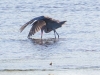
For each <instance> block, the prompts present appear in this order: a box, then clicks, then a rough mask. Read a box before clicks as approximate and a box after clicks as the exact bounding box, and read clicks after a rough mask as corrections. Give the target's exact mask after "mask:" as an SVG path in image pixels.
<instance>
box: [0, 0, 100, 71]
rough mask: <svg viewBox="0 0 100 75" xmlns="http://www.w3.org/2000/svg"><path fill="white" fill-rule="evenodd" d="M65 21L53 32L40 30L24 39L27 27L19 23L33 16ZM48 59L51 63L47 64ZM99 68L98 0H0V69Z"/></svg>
mask: <svg viewBox="0 0 100 75" xmlns="http://www.w3.org/2000/svg"><path fill="white" fill-rule="evenodd" d="M41 15H45V16H49V17H52V18H54V19H57V20H60V21H63V20H65V21H67V22H66V24H65V25H63V26H62V27H61V28H59V29H57V32H58V33H59V35H60V39H59V40H56V41H55V40H54V33H53V32H50V33H44V35H43V44H42V45H41V44H40V37H41V36H40V34H41V33H40V32H38V33H36V34H35V35H34V36H32V38H34V39H28V38H27V35H28V32H29V30H30V28H31V25H30V26H28V27H27V28H26V29H25V30H24V31H23V32H22V33H20V32H19V29H20V27H21V26H22V25H23V24H25V23H26V22H27V21H29V20H31V19H32V18H34V17H38V16H41ZM50 63H52V65H50ZM69 69H100V1H99V0H83V1H82V0H50V1H48V0H1V1H0V70H36V71H37V70H39V71H45V70H46V71H64V70H69Z"/></svg>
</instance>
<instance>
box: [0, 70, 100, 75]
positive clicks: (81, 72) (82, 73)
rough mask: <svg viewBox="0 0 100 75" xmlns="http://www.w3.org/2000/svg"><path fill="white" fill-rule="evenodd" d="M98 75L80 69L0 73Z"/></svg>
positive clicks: (5, 74) (6, 73)
mask: <svg viewBox="0 0 100 75" xmlns="http://www.w3.org/2000/svg"><path fill="white" fill-rule="evenodd" d="M97 74H98V75H99V74H100V70H93V69H82V70H66V71H0V75H97Z"/></svg>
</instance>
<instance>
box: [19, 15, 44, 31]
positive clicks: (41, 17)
mask: <svg viewBox="0 0 100 75" xmlns="http://www.w3.org/2000/svg"><path fill="white" fill-rule="evenodd" d="M42 19H44V16H40V17H36V18H33V19H32V20H30V21H29V22H27V23H25V24H24V25H23V26H22V27H21V28H20V32H22V31H23V30H24V29H25V27H26V26H28V25H29V24H32V23H34V21H35V20H42Z"/></svg>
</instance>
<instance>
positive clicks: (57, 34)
mask: <svg viewBox="0 0 100 75" xmlns="http://www.w3.org/2000/svg"><path fill="white" fill-rule="evenodd" d="M54 33H56V34H57V35H58V39H59V34H58V33H57V32H56V30H54Z"/></svg>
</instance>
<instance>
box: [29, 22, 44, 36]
mask: <svg viewBox="0 0 100 75" xmlns="http://www.w3.org/2000/svg"><path fill="white" fill-rule="evenodd" d="M45 25H46V22H45V21H43V20H38V21H36V22H34V23H33V26H32V28H31V29H30V32H29V34H28V37H29V36H31V35H32V34H33V35H34V34H35V33H36V32H38V31H39V30H41V28H42V27H43V26H45Z"/></svg>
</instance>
